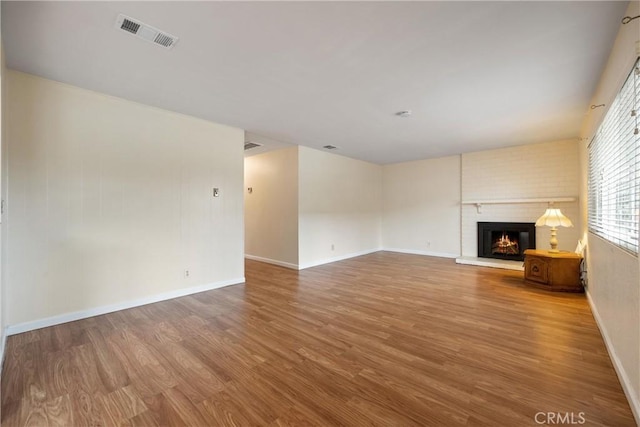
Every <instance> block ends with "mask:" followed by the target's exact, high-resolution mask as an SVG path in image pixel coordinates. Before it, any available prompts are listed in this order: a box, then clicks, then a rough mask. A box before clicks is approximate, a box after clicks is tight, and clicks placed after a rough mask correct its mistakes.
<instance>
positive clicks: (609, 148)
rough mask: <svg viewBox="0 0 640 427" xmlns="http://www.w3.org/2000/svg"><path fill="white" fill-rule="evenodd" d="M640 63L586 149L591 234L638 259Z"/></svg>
mask: <svg viewBox="0 0 640 427" xmlns="http://www.w3.org/2000/svg"><path fill="white" fill-rule="evenodd" d="M638 67H640V60H639V61H636V64H635V65H634V67H633V70H632V71H631V73H630V74H629V77H627V80H626V81H625V83H624V85H623V87H622V89H621V90H620V93H618V95H617V96H616V99H615V100H614V101H613V104H611V107H610V108H609V111H607V114H606V115H605V117H604V120H603V121H602V123H601V124H600V127H599V128H598V130H597V131H596V134H595V135H594V137H593V139H592V141H591V144H589V188H588V191H589V231H590V232H592V233H594V234H596V235H598V236H600V237H602V238H604V239H607V240H609V241H610V242H612V243H613V244H615V245H617V246H620V247H621V248H623V249H625V250H627V251H630V252H633V253H635V254H637V253H638V227H639V220H640V217H639V209H640V157H639V156H640V147H639V145H640V134H638V130H637V129H638V115H639V114H640V112H639V111H638V101H639V100H640V70H639V69H638Z"/></svg>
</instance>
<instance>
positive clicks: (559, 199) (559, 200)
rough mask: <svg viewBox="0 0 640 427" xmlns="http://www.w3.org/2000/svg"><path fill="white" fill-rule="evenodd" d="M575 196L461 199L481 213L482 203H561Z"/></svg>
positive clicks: (573, 200) (573, 198)
mask: <svg viewBox="0 0 640 427" xmlns="http://www.w3.org/2000/svg"><path fill="white" fill-rule="evenodd" d="M576 200H578V198H577V197H546V198H537V199H485V200H463V201H462V202H461V203H462V204H463V205H475V207H476V209H477V210H478V213H482V210H481V209H482V205H497V204H517V203H554V202H557V203H562V202H575V201H576Z"/></svg>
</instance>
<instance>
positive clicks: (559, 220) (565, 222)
mask: <svg viewBox="0 0 640 427" xmlns="http://www.w3.org/2000/svg"><path fill="white" fill-rule="evenodd" d="M543 225H546V226H547V227H551V240H549V244H550V245H551V249H550V250H549V252H559V250H558V234H557V233H558V229H557V228H556V227H573V224H572V223H571V220H570V219H569V218H567V217H566V216H564V215H562V212H560V209H556V208H547V210H546V211H545V213H544V215H542V216H541V217H540V218H538V220H537V221H536V227H540V226H543Z"/></svg>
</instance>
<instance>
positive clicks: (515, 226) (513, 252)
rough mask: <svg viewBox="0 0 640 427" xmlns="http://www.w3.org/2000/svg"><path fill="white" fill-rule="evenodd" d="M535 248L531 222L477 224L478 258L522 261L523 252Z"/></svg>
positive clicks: (534, 233)
mask: <svg viewBox="0 0 640 427" xmlns="http://www.w3.org/2000/svg"><path fill="white" fill-rule="evenodd" d="M535 248H536V226H535V223H533V222H478V257H480V258H497V259H507V260H514V261H523V260H524V251H525V250H527V249H535Z"/></svg>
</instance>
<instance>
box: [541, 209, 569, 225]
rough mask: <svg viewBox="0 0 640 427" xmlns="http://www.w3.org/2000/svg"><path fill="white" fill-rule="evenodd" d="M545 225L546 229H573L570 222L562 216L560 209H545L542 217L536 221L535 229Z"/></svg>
mask: <svg viewBox="0 0 640 427" xmlns="http://www.w3.org/2000/svg"><path fill="white" fill-rule="evenodd" d="M543 225H546V226H547V227H573V223H571V220H570V219H569V218H567V217H566V216H564V215H563V214H562V212H560V209H557V208H547V210H546V212H545V213H544V215H542V216H541V217H540V218H538V220H537V221H536V227H540V226H543Z"/></svg>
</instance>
